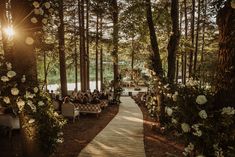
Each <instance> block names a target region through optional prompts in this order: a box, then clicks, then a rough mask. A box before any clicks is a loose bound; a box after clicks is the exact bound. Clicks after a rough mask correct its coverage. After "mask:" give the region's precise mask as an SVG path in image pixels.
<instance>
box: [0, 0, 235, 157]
mask: <svg viewBox="0 0 235 157" xmlns="http://www.w3.org/2000/svg"><path fill="white" fill-rule="evenodd" d="M0 78H1V80H0V135H1V132H4V131H1V130H5V128H7V129H8V130H9V128H10V130H13V129H12V128H13V127H12V126H8V125H6V122H5V120H4V118H5V117H4V116H5V115H6V113H5V111H6V110H7V111H8V112H9V110H10V114H11V116H12V115H13V117H18V119H19V120H18V121H19V122H18V123H19V126H18V129H19V130H20V133H19V136H20V137H21V140H20V141H22V148H21V149H20V151H21V153H22V156H24V157H32V156H35V157H42V156H51V155H52V156H53V155H55V154H56V152H57V154H56V155H58V152H59V151H60V149H61V148H60V147H59V145H61V143H63V141H64V140H63V139H64V137H63V131H65V129H64V128H67V129H68V126H70V125H73V124H72V122H70V121H68V120H67V119H66V117H67V116H68V115H65V114H63V105H64V104H66V103H67V101H66V99H67V98H68V99H69V101H71V103H73V106H75V107H74V109H73V115H72V116H71V115H69V116H68V117H70V118H71V117H72V119H73V122H74V121H75V120H76V118H77V117H79V116H81V115H80V114H81V113H82V112H85V111H83V110H82V107H81V106H85V105H88V104H93V102H95V103H94V104H95V105H97V106H98V108H100V112H101V113H100V118H99V119H102V118H101V117H102V114H106V112H104V113H103V110H104V109H103V108H102V107H104V106H108V108H109V107H110V108H109V110H110V112H112V113H113V112H116V109H115V107H113V106H116V107H117V108H119V111H122V110H121V105H122V104H124V105H125V104H128V102H127V101H126V98H125V97H127V96H129V97H131V98H132V99H131V100H133V101H134V103H135V104H137V105H135V106H137V107H138V106H139V108H140V109H141V111H142V112H143V111H146V112H143V115H144V117H145V116H149V117H151V119H153V121H152V122H151V123H152V125H151V126H154V127H157V130H160V132H161V133H162V132H164V137H169V136H170V137H171V136H172V135H174V139H175V141H176V143H177V144H179V145H183V148H182V150H181V152H182V153H181V155H182V156H188V157H194V156H195V157H203V156H205V157H210V156H215V157H233V156H235V145H234V144H235V122H234V121H235V0H169V1H166V0H1V1H0ZM145 89H146V90H145ZM93 90H94V92H91V91H93ZM134 93H137V94H134ZM106 95H107V97H106ZM103 99H104V100H103ZM93 100H94V101H93ZM54 101H58V104H59V105H58V106H60V107H59V108H58V109H57V108H55V106H54ZM101 102H102V103H101ZM80 104H81V105H80ZM84 104H85V105H84ZM104 104H105V105H104ZM106 104H107V105H106ZM75 110H77V112H78V113H79V114H76V115H75V113H76V112H75ZM86 112H88V111H86ZM90 112H91V111H90ZM92 112H93V113H97V112H98V111H92ZM130 112H131V111H130ZM142 112H141V114H142ZM88 113H89V112H88ZM7 114H9V113H7ZM85 114H86V113H85ZM116 114H117V115H118V114H119V113H116ZM114 116H115V115H114ZM2 117H3V118H2ZM97 117H98V114H97ZM89 118H90V117H89ZM2 119H3V120H2ZM82 120H83V119H79V122H75V123H79V125H81V124H80V121H82ZM111 120H112V118H110V121H111ZM100 121H101V120H100ZM143 123H144V122H143ZM98 124H99V123H98V122H97V125H98ZM83 125H85V124H83ZM104 125H106V124H104V123H103V124H102V126H104ZM107 125H108V124H107ZM144 125H145V124H144ZM81 127H82V126H81ZM104 127H105V126H104ZM104 127H103V128H104ZM155 129H156V128H155ZM65 132H66V131H65ZM101 132H102V131H101ZM96 134H98V132H97V133H96ZM143 134H144V138H145V131H143ZM152 134H153V135H155V134H156V135H157V134H158V132H157V131H155V132H154V131H152ZM9 136H11V131H10V132H9ZM71 136H72V135H71ZM0 138H2V135H1V137H0ZM2 139H4V138H2ZM65 139H66V137H65ZM92 139H93V138H92ZM179 139H180V140H179ZM144 141H145V140H144ZM65 142H67V139H66V140H65ZM0 143H3V144H4V143H6V142H2V141H1V140H0ZM124 143H125V142H124ZM145 147H147V146H146V143H145ZM149 147H151V146H149ZM7 149H9V148H7ZM9 150H10V149H9ZM58 150H59V151H58ZM145 153H146V156H147V157H148V156H149V157H150V156H151V155H149V154H148V153H147V151H146V150H145ZM76 155H78V154H76ZM173 155H174V154H173ZM6 156H7V155H6ZM9 156H10V155H9ZM133 156H134V155H133ZM159 156H160V155H159ZM165 156H166V155H165ZM169 156H170V155H169Z"/></svg>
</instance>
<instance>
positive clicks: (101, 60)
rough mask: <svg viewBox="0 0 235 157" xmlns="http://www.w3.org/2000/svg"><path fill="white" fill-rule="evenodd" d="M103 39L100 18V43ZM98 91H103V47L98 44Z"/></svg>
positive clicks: (101, 20)
mask: <svg viewBox="0 0 235 157" xmlns="http://www.w3.org/2000/svg"><path fill="white" fill-rule="evenodd" d="M102 38H103V18H102V15H101V17H100V41H101V42H102ZM100 89H101V91H103V90H104V77H103V45H102V43H101V44H100Z"/></svg>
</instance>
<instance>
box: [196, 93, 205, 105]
mask: <svg viewBox="0 0 235 157" xmlns="http://www.w3.org/2000/svg"><path fill="white" fill-rule="evenodd" d="M196 103H197V104H199V105H203V104H205V103H207V98H206V96H205V95H198V96H197V98H196Z"/></svg>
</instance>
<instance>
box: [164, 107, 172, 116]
mask: <svg viewBox="0 0 235 157" xmlns="http://www.w3.org/2000/svg"><path fill="white" fill-rule="evenodd" d="M165 112H166V113H167V115H168V116H172V113H173V110H172V109H171V108H170V107H165Z"/></svg>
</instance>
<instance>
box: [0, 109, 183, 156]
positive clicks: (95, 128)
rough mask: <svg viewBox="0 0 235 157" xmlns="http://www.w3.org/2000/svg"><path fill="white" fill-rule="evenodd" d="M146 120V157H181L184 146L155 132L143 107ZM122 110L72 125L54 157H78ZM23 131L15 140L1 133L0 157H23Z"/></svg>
mask: <svg viewBox="0 0 235 157" xmlns="http://www.w3.org/2000/svg"><path fill="white" fill-rule="evenodd" d="M139 107H140V109H141V110H142V112H143V118H144V124H143V125H144V144H145V152H146V157H166V156H172V157H176V156H177V157H181V156H183V155H182V150H183V146H182V145H180V144H178V142H175V141H177V140H176V139H174V138H172V137H170V136H169V135H164V134H161V133H159V132H157V131H156V130H154V129H153V128H152V125H153V124H155V120H154V119H153V118H151V117H150V116H149V115H148V113H147V110H146V108H145V107H142V106H139ZM117 113H118V106H109V107H107V108H106V109H104V110H103V111H102V112H101V114H100V117H99V118H97V117H96V115H92V114H87V115H81V116H80V119H79V120H77V121H76V122H75V123H73V122H72V121H69V122H68V124H66V126H65V127H64V142H63V143H62V144H60V145H59V146H58V149H57V151H56V153H55V154H54V155H53V156H52V157H77V156H78V154H79V153H80V151H81V150H82V149H83V148H84V147H85V146H86V145H87V144H88V143H89V142H90V141H91V140H92V139H93V138H94V137H95V136H96V135H97V134H98V133H99V132H100V131H101V130H102V129H103V128H104V127H105V126H106V125H107V124H108V123H109V122H110V121H111V120H112V119H113V117H115V115H116V114H117ZM21 150H22V149H21V140H20V133H19V131H14V132H13V136H12V138H11V140H9V138H8V136H7V135H6V134H5V133H4V132H3V131H1V132H0V156H1V157H22V152H21Z"/></svg>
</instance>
